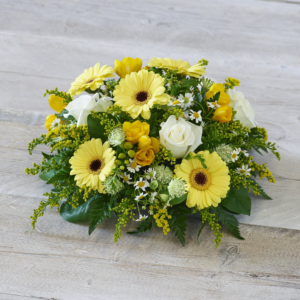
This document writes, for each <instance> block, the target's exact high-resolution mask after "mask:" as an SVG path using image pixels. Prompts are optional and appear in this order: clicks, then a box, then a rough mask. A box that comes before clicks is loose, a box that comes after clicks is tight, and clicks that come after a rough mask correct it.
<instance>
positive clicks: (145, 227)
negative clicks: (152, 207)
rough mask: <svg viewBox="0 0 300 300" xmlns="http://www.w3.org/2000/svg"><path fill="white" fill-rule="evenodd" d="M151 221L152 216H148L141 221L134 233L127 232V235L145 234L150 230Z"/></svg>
mask: <svg viewBox="0 0 300 300" xmlns="http://www.w3.org/2000/svg"><path fill="white" fill-rule="evenodd" d="M152 221H153V216H151V215H150V216H148V218H146V219H145V220H143V221H142V222H141V223H140V224H139V226H138V227H137V228H136V230H135V231H128V232H127V233H128V234H136V233H140V232H146V231H148V230H151V228H152Z"/></svg>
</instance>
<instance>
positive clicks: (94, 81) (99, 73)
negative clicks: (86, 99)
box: [69, 63, 114, 97]
mask: <svg viewBox="0 0 300 300" xmlns="http://www.w3.org/2000/svg"><path fill="white" fill-rule="evenodd" d="M113 76H114V69H113V68H112V67H108V66H107V65H104V66H102V67H101V68H100V64H99V63H97V64H95V66H94V67H90V68H89V69H86V70H84V72H83V73H82V74H81V75H80V76H78V77H77V78H76V79H75V81H74V82H72V84H71V88H70V90H69V94H71V96H72V97H73V96H75V95H79V94H81V93H82V92H83V91H85V90H86V89H88V88H89V89H90V90H92V91H95V90H96V89H98V88H99V87H100V86H101V85H102V84H103V80H104V79H105V78H108V77H113Z"/></svg>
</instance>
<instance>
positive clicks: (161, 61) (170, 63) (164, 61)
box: [148, 57, 206, 78]
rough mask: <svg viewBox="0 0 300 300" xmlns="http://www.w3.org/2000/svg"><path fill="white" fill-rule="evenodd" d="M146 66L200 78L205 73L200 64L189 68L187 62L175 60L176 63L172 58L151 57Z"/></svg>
mask: <svg viewBox="0 0 300 300" xmlns="http://www.w3.org/2000/svg"><path fill="white" fill-rule="evenodd" d="M148 65H149V66H150V67H157V68H163V69H171V70H178V71H177V73H179V74H183V75H188V76H192V77H195V78H200V77H201V76H202V75H204V74H205V73H206V70H205V68H204V67H203V66H201V65H200V64H196V65H193V66H191V65H190V64H189V62H188V61H183V60H181V59H177V60H176V61H175V60H174V59H172V58H155V57H153V58H152V59H151V60H150V61H149V63H148Z"/></svg>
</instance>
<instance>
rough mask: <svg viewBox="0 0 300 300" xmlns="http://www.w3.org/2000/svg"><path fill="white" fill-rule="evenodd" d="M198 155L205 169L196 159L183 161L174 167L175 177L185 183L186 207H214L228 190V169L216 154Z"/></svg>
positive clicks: (201, 152) (202, 152)
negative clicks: (202, 159) (186, 192)
mask: <svg viewBox="0 0 300 300" xmlns="http://www.w3.org/2000/svg"><path fill="white" fill-rule="evenodd" d="M198 154H202V157H203V158H204V159H205V164H206V166H207V169H205V168H204V167H203V165H202V164H201V162H200V160H198V159H190V160H186V159H184V160H182V163H181V164H180V165H176V166H175V175H176V177H180V178H182V179H184V180H185V181H186V183H187V190H188V196H187V201H186V205H187V206H188V207H197V208H198V209H203V208H205V207H209V206H211V205H212V206H214V207H216V206H218V203H220V202H221V198H224V197H226V194H227V191H228V190H229V183H230V176H229V170H228V167H227V166H226V163H225V162H224V161H223V160H222V159H221V157H220V156H219V155H218V154H217V153H216V152H213V153H209V151H200V152H198ZM194 155H195V154H194Z"/></svg>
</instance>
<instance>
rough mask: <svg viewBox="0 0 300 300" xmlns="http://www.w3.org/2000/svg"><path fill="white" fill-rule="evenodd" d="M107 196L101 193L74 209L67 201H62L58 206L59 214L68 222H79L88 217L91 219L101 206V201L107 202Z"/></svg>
mask: <svg viewBox="0 0 300 300" xmlns="http://www.w3.org/2000/svg"><path fill="white" fill-rule="evenodd" d="M108 201H109V197H108V196H107V195H104V194H101V195H97V196H94V197H92V198H90V199H89V200H88V201H86V202H84V203H83V204H81V205H79V206H78V207H77V208H76V209H74V208H73V207H72V206H71V205H70V204H68V203H67V202H65V203H63V204H62V205H61V207H60V215H61V216H62V217H63V219H64V220H66V221H68V222H80V221H84V220H88V219H93V218H94V217H95V215H97V212H98V211H100V209H101V208H102V206H103V202H108Z"/></svg>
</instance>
